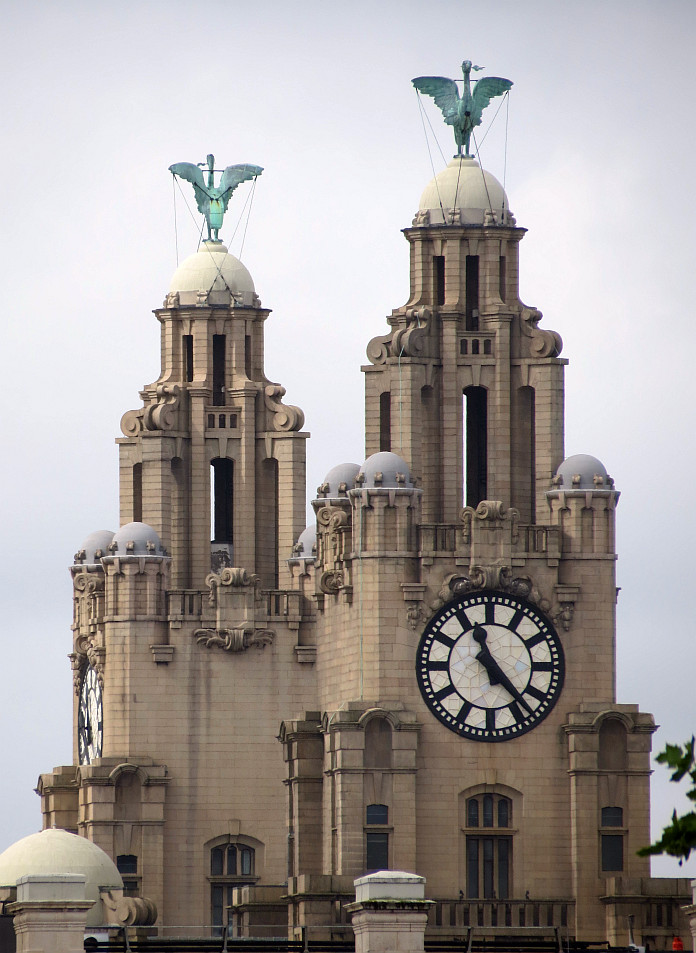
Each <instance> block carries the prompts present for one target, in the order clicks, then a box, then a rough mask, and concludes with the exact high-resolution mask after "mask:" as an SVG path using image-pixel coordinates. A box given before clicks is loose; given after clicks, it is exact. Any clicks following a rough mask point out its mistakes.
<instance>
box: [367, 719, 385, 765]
mask: <svg viewBox="0 0 696 953" xmlns="http://www.w3.org/2000/svg"><path fill="white" fill-rule="evenodd" d="M391 764H392V728H391V725H390V724H389V722H388V721H387V719H386V718H371V719H370V721H368V723H367V725H365V767H366V768H382V769H385V768H391Z"/></svg>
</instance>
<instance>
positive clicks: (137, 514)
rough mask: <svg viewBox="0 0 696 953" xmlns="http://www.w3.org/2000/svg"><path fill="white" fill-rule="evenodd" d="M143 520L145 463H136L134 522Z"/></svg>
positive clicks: (134, 475) (134, 472)
mask: <svg viewBox="0 0 696 953" xmlns="http://www.w3.org/2000/svg"><path fill="white" fill-rule="evenodd" d="M142 521H143V465H142V463H136V464H135V465H134V467H133V522H134V523H142Z"/></svg>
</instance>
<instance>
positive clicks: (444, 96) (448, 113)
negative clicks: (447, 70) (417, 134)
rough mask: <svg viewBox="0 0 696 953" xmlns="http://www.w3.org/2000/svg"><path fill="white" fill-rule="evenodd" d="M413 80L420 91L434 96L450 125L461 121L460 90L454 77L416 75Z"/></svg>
mask: <svg viewBox="0 0 696 953" xmlns="http://www.w3.org/2000/svg"><path fill="white" fill-rule="evenodd" d="M411 82H412V83H413V85H414V86H415V87H416V89H417V90H418V91H419V92H421V93H425V95H426V96H432V97H433V99H434V100H435V105H436V106H438V107H439V108H440V109H441V110H442V115H443V116H444V117H445V122H446V123H447V125H448V126H454V125H455V124H456V123H457V122H458V121H459V114H458V106H459V102H460V99H459V90H458V89H457V84H456V83H455V81H454V80H453V79H447V77H446V76H416V78H415V79H412V80H411Z"/></svg>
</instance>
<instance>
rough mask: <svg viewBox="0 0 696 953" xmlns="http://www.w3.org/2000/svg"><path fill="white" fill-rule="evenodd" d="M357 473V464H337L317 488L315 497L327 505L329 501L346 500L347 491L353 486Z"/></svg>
mask: <svg viewBox="0 0 696 953" xmlns="http://www.w3.org/2000/svg"><path fill="white" fill-rule="evenodd" d="M359 472H360V465H359V464H357V463H339V464H338V466H335V467H332V468H331V469H330V470H329V472H328V473H327V474H326V476H325V477H324V480H323V482H322V484H321V486H318V487H317V496H318V497H319V498H320V499H321V500H323V501H325V502H327V503H328V502H330V501H331V500H339V499H342V500H345V499H347V497H348V491H349V490H352V489H353V487H354V486H355V478H356V477H357V475H358V473H359Z"/></svg>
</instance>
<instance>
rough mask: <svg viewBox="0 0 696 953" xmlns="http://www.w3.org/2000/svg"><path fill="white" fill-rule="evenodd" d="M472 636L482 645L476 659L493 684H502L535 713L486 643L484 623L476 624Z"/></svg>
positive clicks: (518, 701) (523, 705) (531, 712)
mask: <svg viewBox="0 0 696 953" xmlns="http://www.w3.org/2000/svg"><path fill="white" fill-rule="evenodd" d="M471 637H472V638H473V639H474V641H475V642H478V644H479V645H480V646H481V649H480V651H478V652H477V653H476V659H477V661H479V662H480V663H481V665H483V667H484V668H485V670H486V671H487V672H488V678H489V680H490V683H491V685H502V687H503V688H504V689H505V691H506V692H509V693H510V695H512V697H513V698H514V699H515V701H516V702H517V703H518V705H521V706H522V707H523V708H524V709H525V711H527V712H528V713H529V714H530V715H532V714H534V712H533V710H532V709H531V708H530V707H529V705H528V704H527V702H526V701H525V700H524V697H523V696H522V695H521V694H520V693H519V692H518V691H517V689H516V688H515V686H514V685H513V684H512V682H511V681H510V679H509V678H508V677H507V675H506V674H505V672H504V671H503V670H502V668H501V667H500V666H499V665H498V663H497V662H496V660H495V659H494V658H493V656H492V655H491V650H490V649H489V648H488V646H487V645H486V639H487V637H488V633H487V632H486V630H485V629H484V627H483V626H482V625H476V626H474V631H473V632H472V633H471Z"/></svg>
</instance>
